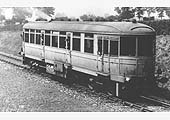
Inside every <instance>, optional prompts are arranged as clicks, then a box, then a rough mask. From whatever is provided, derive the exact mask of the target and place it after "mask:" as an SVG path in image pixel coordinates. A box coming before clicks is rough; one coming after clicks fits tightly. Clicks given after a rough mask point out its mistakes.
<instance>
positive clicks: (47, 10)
mask: <svg viewBox="0 0 170 120" xmlns="http://www.w3.org/2000/svg"><path fill="white" fill-rule="evenodd" d="M36 8H37V9H38V10H40V11H42V12H44V13H45V14H47V15H48V16H50V17H51V16H52V15H54V11H55V8H54V7H36Z"/></svg>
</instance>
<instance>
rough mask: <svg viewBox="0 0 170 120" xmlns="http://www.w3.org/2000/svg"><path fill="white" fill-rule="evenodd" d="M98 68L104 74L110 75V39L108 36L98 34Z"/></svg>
mask: <svg viewBox="0 0 170 120" xmlns="http://www.w3.org/2000/svg"><path fill="white" fill-rule="evenodd" d="M97 39H98V40H97V42H98V52H97V68H98V72H99V73H100V74H103V75H109V72H110V64H109V63H110V56H109V51H110V50H109V49H110V45H109V44H110V41H109V39H107V37H106V36H98V37H97Z"/></svg>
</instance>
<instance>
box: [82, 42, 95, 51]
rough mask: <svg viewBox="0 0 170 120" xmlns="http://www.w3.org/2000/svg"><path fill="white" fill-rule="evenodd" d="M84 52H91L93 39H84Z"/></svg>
mask: <svg viewBox="0 0 170 120" xmlns="http://www.w3.org/2000/svg"><path fill="white" fill-rule="evenodd" d="M84 52H87V53H93V40H90V39H85V40H84Z"/></svg>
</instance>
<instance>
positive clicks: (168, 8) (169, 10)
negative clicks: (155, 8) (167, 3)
mask: <svg viewBox="0 0 170 120" xmlns="http://www.w3.org/2000/svg"><path fill="white" fill-rule="evenodd" d="M165 13H166V15H167V16H168V17H169V18H170V7H165Z"/></svg>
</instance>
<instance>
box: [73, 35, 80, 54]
mask: <svg viewBox="0 0 170 120" xmlns="http://www.w3.org/2000/svg"><path fill="white" fill-rule="evenodd" d="M72 42H73V44H72V45H73V48H72V49H73V50H75V51H80V47H81V33H80V32H74V33H73V41H72Z"/></svg>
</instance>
